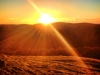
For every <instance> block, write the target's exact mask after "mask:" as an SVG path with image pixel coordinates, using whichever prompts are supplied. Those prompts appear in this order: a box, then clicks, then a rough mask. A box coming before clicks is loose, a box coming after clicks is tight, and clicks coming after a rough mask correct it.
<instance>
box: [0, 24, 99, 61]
mask: <svg viewBox="0 0 100 75" xmlns="http://www.w3.org/2000/svg"><path fill="white" fill-rule="evenodd" d="M52 25H53V26H54V27H55V28H56V29H57V30H58V32H59V33H60V34H61V35H62V36H63V37H64V38H65V39H66V40H67V41H68V42H69V43H70V44H71V46H73V47H74V48H75V49H76V50H77V52H78V53H79V54H80V55H81V56H85V57H92V58H98V59H100V54H99V53H100V24H91V23H64V22H55V23H53V24H52ZM0 53H4V54H9V55H68V54H67V53H66V52H65V48H64V46H63V45H62V44H61V42H60V41H59V39H58V38H57V36H56V35H54V32H53V31H52V30H51V29H50V28H49V27H47V28H45V27H43V25H42V24H34V25H27V24H25V25H24V24H23V25H0Z"/></svg>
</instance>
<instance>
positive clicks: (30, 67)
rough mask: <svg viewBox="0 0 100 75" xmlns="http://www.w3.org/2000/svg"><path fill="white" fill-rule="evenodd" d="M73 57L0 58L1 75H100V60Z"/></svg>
mask: <svg viewBox="0 0 100 75" xmlns="http://www.w3.org/2000/svg"><path fill="white" fill-rule="evenodd" d="M74 59H75V57H73V56H6V55H2V56H0V75H89V74H90V75H100V60H98V59H92V58H84V57H82V60H83V61H84V62H85V64H86V65H87V66H88V68H85V67H82V66H80V65H78V63H77V61H75V60H74Z"/></svg>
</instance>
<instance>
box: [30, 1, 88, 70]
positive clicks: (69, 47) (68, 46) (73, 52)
mask: <svg viewBox="0 0 100 75" xmlns="http://www.w3.org/2000/svg"><path fill="white" fill-rule="evenodd" d="M28 2H29V3H30V4H31V5H32V6H33V7H34V8H35V9H36V11H38V12H39V14H40V15H42V14H43V13H42V12H41V11H40V10H39V8H38V7H37V6H36V5H35V4H34V3H33V2H32V1H31V0H28ZM50 27H51V29H52V30H53V31H54V33H55V34H56V36H57V37H58V38H59V39H60V40H61V41H62V43H63V44H64V45H65V46H66V48H67V49H68V51H69V52H70V54H71V55H73V56H76V57H77V58H76V61H77V63H78V64H80V66H82V67H86V68H88V67H87V65H86V64H85V63H84V62H83V61H82V59H81V58H79V55H78V54H77V53H76V52H75V51H74V49H73V48H72V47H71V46H70V45H69V44H68V42H67V41H66V40H65V39H64V38H63V36H62V35H61V34H60V33H59V32H58V31H57V30H56V29H55V28H54V27H53V26H52V25H50Z"/></svg>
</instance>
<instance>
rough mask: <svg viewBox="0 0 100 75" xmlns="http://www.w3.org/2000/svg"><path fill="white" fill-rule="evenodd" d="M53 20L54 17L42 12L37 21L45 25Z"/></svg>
mask: <svg viewBox="0 0 100 75" xmlns="http://www.w3.org/2000/svg"><path fill="white" fill-rule="evenodd" d="M53 22H55V19H54V18H52V17H51V16H50V15H48V14H42V15H41V16H40V18H39V23H42V24H45V25H48V24H50V23H53Z"/></svg>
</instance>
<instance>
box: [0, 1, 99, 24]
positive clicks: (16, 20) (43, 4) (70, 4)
mask: <svg viewBox="0 0 100 75" xmlns="http://www.w3.org/2000/svg"><path fill="white" fill-rule="evenodd" d="M30 1H31V2H32V4H34V5H35V6H36V7H37V8H38V10H39V11H41V12H42V13H46V14H50V15H51V16H52V17H53V18H56V20H57V21H60V22H71V23H73V22H75V23H80V22H89V23H100V0H30ZM32 4H31V3H30V2H29V0H0V24H35V23H38V19H39V17H40V13H39V12H38V11H37V10H36V8H35V7H34V6H32Z"/></svg>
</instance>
